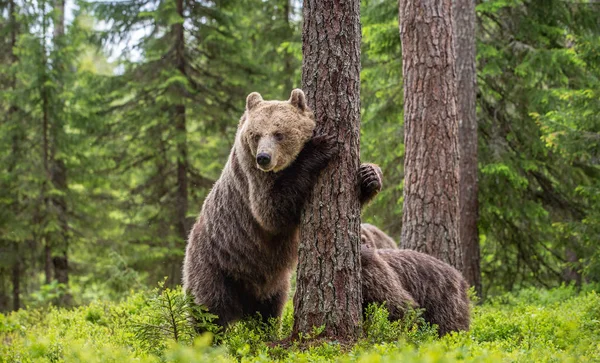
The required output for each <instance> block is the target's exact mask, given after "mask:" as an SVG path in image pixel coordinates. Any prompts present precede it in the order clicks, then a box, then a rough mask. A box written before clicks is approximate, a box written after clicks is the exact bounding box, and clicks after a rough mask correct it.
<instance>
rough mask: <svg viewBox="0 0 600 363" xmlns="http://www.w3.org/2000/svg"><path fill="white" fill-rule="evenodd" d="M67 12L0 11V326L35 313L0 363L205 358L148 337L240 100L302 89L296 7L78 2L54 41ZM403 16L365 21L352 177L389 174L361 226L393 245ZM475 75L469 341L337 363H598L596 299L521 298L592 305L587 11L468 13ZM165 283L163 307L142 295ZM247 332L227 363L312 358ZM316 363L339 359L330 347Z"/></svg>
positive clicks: (560, 5)
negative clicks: (14, 359)
mask: <svg viewBox="0 0 600 363" xmlns="http://www.w3.org/2000/svg"><path fill="white" fill-rule="evenodd" d="M60 4H61V2H60V1H56V2H53V1H46V0H41V1H40V0H36V1H30V0H2V1H0V167H1V168H2V173H1V174H0V311H9V310H12V309H13V308H14V307H28V308H29V309H30V310H28V311H19V312H16V313H13V314H11V315H0V337H1V339H2V340H3V342H7V341H9V342H10V343H11V345H12V346H13V347H12V348H10V351H7V350H6V349H8V348H6V345H4V344H3V348H2V349H3V351H2V354H0V356H2V357H11V356H13V355H20V356H22V357H29V358H27V359H25V358H23V360H24V361H27V360H28V359H35V358H36V357H45V358H44V359H46V360H48V361H55V358H53V357H54V356H56V357H59V356H60V357H67V356H68V357H71V358H72V360H74V361H77V360H81V361H93V360H94V359H95V360H98V361H102V360H103V357H109V356H110V357H114V358H113V359H114V360H115V361H119V358H118V357H133V356H135V357H141V358H140V359H142V360H147V361H159V360H162V359H166V360H168V361H191V360H194V359H195V360H201V359H205V358H209V357H215V355H216V354H218V352H219V351H218V350H215V349H213V348H211V347H208V341H209V338H207V337H201V338H198V339H197V340H195V341H194V339H193V335H190V334H189V332H188V331H187V330H185V329H188V328H185V327H183V326H182V327H181V329H183V330H182V331H180V332H179V333H178V337H177V338H173V337H171V334H172V333H173V329H175V328H174V327H175V326H177V324H176V325H174V326H170V327H168V326H167V327H161V328H160V329H159V330H161V331H163V330H164V333H165V334H162V333H160V334H159V333H157V331H156V330H153V329H152V328H148V327H151V326H157V324H160V322H161V321H163V322H164V320H165V319H164V316H162V315H160V314H164V313H165V311H167V312H168V309H167V310H165V307H164V304H165V303H169V301H168V299H169V298H170V297H169V296H171V298H173V299H175V300H173V301H171V302H170V303H176V304H180V303H181V301H180V300H177V299H182V298H183V297H182V296H181V294H180V293H179V292H178V290H177V288H176V286H177V285H178V284H179V283H180V276H181V262H182V259H183V254H184V246H185V237H186V234H187V230H188V229H189V227H190V226H191V225H192V223H193V222H194V219H195V218H196V216H197V213H198V212H199V210H200V208H201V205H202V201H203V198H204V197H205V196H206V194H207V193H208V191H209V190H210V188H211V186H212V184H213V182H214V181H215V180H216V179H217V178H218V176H219V174H220V171H221V169H222V166H223V165H224V163H225V161H226V159H227V156H228V152H229V150H230V148H231V145H232V143H233V139H234V133H235V129H236V127H237V123H238V120H239V117H240V116H241V114H242V112H243V107H244V100H245V96H246V95H247V94H249V93H250V92H252V91H259V92H260V93H261V94H262V95H263V96H264V97H265V99H285V98H287V97H288V95H289V92H290V90H291V89H292V88H294V87H299V85H300V70H301V64H302V62H301V59H300V58H301V37H300V31H301V20H302V19H301V11H300V4H299V2H297V1H291V2H290V1H288V0H244V1H228V0H216V1H187V0H186V1H184V0H155V1H142V0H132V1H126V2H125V1H83V0H82V1H77V2H67V7H66V8H64V9H66V15H67V16H66V19H67V20H62V18H61V16H60V15H61V7H60ZM397 15H398V9H397V2H396V1H391V0H363V1H362V7H361V22H362V36H363V39H362V58H363V59H362V65H363V68H362V72H361V100H362V101H361V104H362V110H361V113H362V123H361V157H362V159H363V161H369V162H374V163H377V164H379V165H380V166H381V167H382V169H383V172H384V189H383V191H382V193H381V194H380V195H379V196H378V197H377V198H376V200H375V201H374V202H373V203H372V204H371V205H370V206H369V207H368V208H367V209H366V211H365V212H364V213H363V220H365V221H368V222H371V223H374V224H376V225H377V226H379V227H381V228H382V229H383V230H385V231H386V232H388V233H390V234H391V235H392V236H394V237H396V238H398V237H399V235H400V231H401V221H402V203H403V199H402V185H403V156H404V145H403V139H404V138H403V134H404V132H403V112H402V110H403V105H402V102H403V95H402V88H403V84H402V67H401V58H402V57H401V46H400V38H399V34H398V16H397ZM62 21H65V22H66V25H65V31H64V33H61V32H60V31H56V30H57V29H59V25H60V24H61V22H62ZM477 70H478V74H477V78H478V87H479V89H478V94H477V116H478V123H479V130H478V131H479V140H478V142H479V165H478V167H479V181H480V186H479V205H480V211H479V214H480V221H479V237H480V242H481V257H482V260H481V269H482V278H483V287H484V298H485V299H486V300H489V301H488V303H486V305H484V306H482V307H477V308H476V310H475V320H474V327H473V331H472V332H470V333H461V334H458V335H452V336H449V337H446V338H444V339H442V340H432V339H429V338H428V337H430V335H429V332H428V331H426V330H419V329H420V328H419V329H417V330H410V329H409V330H406V329H407V328H406V327H405V326H402V327H401V326H394V327H392V326H388V325H386V326H379V327H377V324H380V325H381V324H384V323H383V322H381V321H380V322H379V323H377V324H374V325H373V324H372V325H371V328H369V329H370V330H369V331H368V333H367V334H366V338H365V339H367V340H368V339H371V338H369V337H373V336H376V338H373V342H380V341H382V340H381V339H382V338H380V336H387V335H388V334H392V335H393V336H394V337H396V336H402V337H403V339H404V340H405V341H408V342H411V343H413V345H410V344H409V345H406V346H403V345H401V344H397V343H390V344H383V343H382V344H376V345H375V346H374V347H372V348H369V349H366V348H363V347H362V346H361V345H360V344H359V345H358V346H357V348H355V349H357V350H358V351H360V354H358V353H357V352H358V351H352V352H347V355H346V356H344V357H345V358H344V359H348V360H349V361H352V360H359V358H358V356H359V355H362V354H363V353H364V354H366V355H367V357H368V356H370V354H382V355H384V356H385V357H387V358H385V359H387V360H390V361H391V360H393V359H395V358H400V357H401V358H402V359H405V360H408V361H421V360H427V359H429V358H428V357H430V356H431V357H437V356H439V355H441V354H450V356H449V357H453V358H448V359H449V360H452V359H456V360H459V359H463V358H464V357H473V356H475V355H477V356H480V357H481V360H483V361H485V360H486V359H487V360H490V361H492V360H493V359H495V358H497V357H504V358H508V359H516V360H523V361H526V360H528V358H531V357H533V354H538V353H539V354H540V356H543V357H547V359H548V360H551V359H559V360H561V359H562V358H563V357H564V356H563V355H564V354H567V355H570V354H571V353H573V354H574V355H570V356H572V357H575V356H578V355H581V357H583V356H586V357H587V359H589V360H594V359H600V356H599V354H600V353H599V351H598V349H599V348H598V345H597V343H596V345H594V344H593V339H596V341H597V339H598V337H597V336H596V335H597V332H598V331H600V330H599V329H598V325H597V324H598V320H599V319H600V316H599V315H598V314H599V311H598V309H597V306H600V304H598V303H599V301H598V297H597V295H596V294H595V293H593V292H588V293H582V294H580V295H577V294H576V293H575V292H574V290H573V289H572V288H560V289H557V290H552V291H551V292H544V291H546V290H535V289H532V288H545V289H547V288H553V287H557V286H560V285H561V284H563V283H565V282H574V283H575V284H576V285H577V286H579V287H580V288H581V287H582V288H583V289H584V290H585V289H591V288H590V287H589V286H592V285H586V284H587V283H592V284H593V283H595V282H598V281H599V280H600V249H598V247H597V243H598V236H600V3H598V2H594V1H562V0H486V1H478V2H477ZM165 277H167V279H166V282H165V287H168V288H170V289H172V290H169V289H167V290H164V291H163V290H161V291H155V292H153V293H149V292H143V291H148V290H151V289H152V288H153V287H155V286H156V284H157V282H159V281H163V280H164V279H165ZM132 290H135V291H137V292H136V293H134V294H131V291H132ZM510 291H520V292H516V293H515V294H514V295H512V294H506V293H507V292H510ZM149 294H150V295H149ZM152 294H153V295H152ZM169 294H172V295H169ZM165 299H167V300H165ZM111 300H112V301H115V303H109V302H107V301H111ZM170 303H169V304H170ZM86 304H89V305H87V306H82V305H86ZM54 306H72V307H74V308H73V309H72V310H62V309H58V308H56V307H54ZM180 310H181V309H180ZM156 314H158V315H156ZM290 314H291V310H290V309H289V308H288V310H286V315H285V318H284V321H283V323H282V324H283V327H282V328H281V329H282V331H283V332H285V329H287V327H288V325H289V323H290V322H289V319H290V316H291V315H290ZM373 314H374V315H375V316H377V314H381V312H378V311H374V312H373ZM130 318H131V319H130ZM152 319H155V321H153V320H152ZM178 319H183V318H182V315H178ZM207 319H208V317H207ZM286 319H288V320H286ZM130 320H131V321H130ZM179 321H180V322H182V321H183V320H179ZM286 321H287V323H286ZM134 323H135V324H134ZM132 324H133V325H132ZM136 324H137V325H136ZM286 324H288V325H286ZM527 324H529V325H527ZM534 324H535V325H536V327H537V328H538V330H536V333H531V330H527V326H530V325H534ZM184 325H185V324H184ZM144 326H145V327H146V328H147V329H145V330H144V329H143V328H142V327H144ZM556 327H560V329H558V330H556V329H555V328H556ZM165 329H166V330H165ZM378 329H379V330H378ZM259 330H260V329H259ZM267 330H268V329H267ZM253 331H254V330H252V329H250V328H248V327H246V326H244V325H243V324H240V325H238V326H237V327H236V329H235V330H234V331H233V333H232V334H230V335H229V334H228V336H227V337H224V338H222V339H224V344H223V346H224V347H227V348H220V349H228V352H229V354H230V355H231V356H232V357H235V356H236V355H237V357H241V358H243V357H254V358H252V359H255V358H256V359H258V360H260V359H263V358H264V359H267V358H265V357H269V356H270V357H272V355H273V354H282V357H284V358H282V359H289V360H293V359H296V358H297V359H304V360H310V359H311V358H310V354H312V353H311V351H309V352H307V353H290V354H291V355H287V353H285V352H279V353H277V352H274V350H272V349H270V348H268V347H266V346H265V345H264V344H263V343H258V342H262V341H263V338H264V336H256V337H255V338H250V337H252V336H253V335H252V334H263V333H256V332H253ZM282 331H278V332H271V333H269V334H275V335H277V336H279V335H278V334H283V333H282ZM390 331H391V332H392V333H390ZM107 332H110V334H109V335H110V339H109V340H104V337H105V336H106V334H107ZM167 332H168V334H166V333H167ZM64 334H66V335H64ZM136 334H137V337H138V339H134V337H135V336H136ZM157 334H158V335H157ZM265 334H266V333H265ZM532 334H533V335H532ZM594 334H596V335H594ZM281 336H283V335H281ZM217 337H218V335H217ZM594 337H595V338H594ZM172 338H173V339H172ZM236 339H237V340H236ZM253 339H254V340H253ZM173 340H174V341H178V342H179V343H177V342H176V343H173ZM383 340H385V339H383ZM248 341H250V342H249V343H248ZM467 341H473V342H474V343H473V345H469V346H467V345H466V342H467ZM149 342H150V343H149ZM243 342H245V343H243ZM184 343H189V344H192V343H193V344H195V347H196V348H197V349H190V348H189V347H188V346H187V345H185V344H184ZM89 344H91V345H92V346H93V349H92V350H90V351H88V350H87V348H89V347H90V345H89ZM423 347H427V349H425V348H423ZM314 349H316V351H317V352H318V353H315V354H317V355H319V356H332V357H333V356H338V355H339V354H340V348H339V347H337V346H335V344H333V345H332V344H324V345H323V346H321V347H316V348H314ZM363 349H364V350H363ZM424 349H425V350H424ZM569 349H571V350H573V352H567V350H569ZM92 351H93V352H94V353H93V354H92V353H91V352H92ZM293 354H300V355H299V356H294V355H293ZM302 354H307V355H302ZM529 354H531V355H529ZM394 357H395V358H394ZM0 359H5V358H0ZM223 359H228V358H223Z"/></svg>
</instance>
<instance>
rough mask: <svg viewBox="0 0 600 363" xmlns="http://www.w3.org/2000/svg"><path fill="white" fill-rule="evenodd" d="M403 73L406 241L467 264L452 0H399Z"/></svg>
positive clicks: (457, 263)
mask: <svg viewBox="0 0 600 363" xmlns="http://www.w3.org/2000/svg"><path fill="white" fill-rule="evenodd" d="M399 6H400V37H401V41H402V73H403V77H404V126H405V131H404V132H405V134H404V144H405V148H406V155H405V159H404V172H405V177H404V214H403V216H402V237H401V241H402V247H403V248H409V249H413V250H417V251H421V252H425V253H427V254H430V255H432V256H435V257H437V258H439V259H441V260H443V261H446V262H448V263H449V264H451V265H452V266H454V267H456V268H458V269H459V270H461V269H462V253H461V252H462V250H461V245H460V239H459V205H458V199H459V187H458V170H459V158H458V115H457V110H456V74H455V68H454V65H455V59H454V41H453V34H452V1H451V0H400V2H399Z"/></svg>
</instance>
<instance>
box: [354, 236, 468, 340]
mask: <svg viewBox="0 0 600 363" xmlns="http://www.w3.org/2000/svg"><path fill="white" fill-rule="evenodd" d="M361 233H362V243H363V245H362V248H361V264H362V289H363V308H366V307H367V306H368V305H369V304H371V303H378V304H381V303H383V302H386V307H387V309H388V311H389V313H390V315H389V316H390V319H392V320H397V319H401V318H402V317H403V316H404V312H405V311H406V308H407V307H412V308H423V309H425V311H424V313H423V318H424V319H425V321H427V322H429V323H431V324H437V325H438V333H439V335H440V336H441V335H444V334H447V333H449V332H451V331H459V330H468V329H469V320H470V304H469V298H468V296H467V290H468V288H469V284H468V283H467V281H466V280H465V279H464V277H463V276H462V274H461V273H460V272H459V271H458V270H456V269H455V268H454V267H452V266H450V265H449V264H447V263H445V262H443V261H441V260H439V259H437V258H435V257H432V256H429V255H427V254H425V253H421V252H417V251H411V250H405V249H398V248H396V243H395V242H394V240H393V239H392V238H391V237H389V236H388V235H387V234H385V233H384V232H383V231H381V230H380V229H379V228H377V227H375V226H373V225H363V228H362V231H361ZM392 243H393V246H392ZM388 246H389V247H388ZM382 247H383V248H382ZM390 247H391V248H390Z"/></svg>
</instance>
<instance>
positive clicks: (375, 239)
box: [360, 223, 398, 248]
mask: <svg viewBox="0 0 600 363" xmlns="http://www.w3.org/2000/svg"><path fill="white" fill-rule="evenodd" d="M360 239H361V243H362V244H363V245H364V246H367V247H371V248H398V245H397V244H396V241H394V240H393V239H392V237H390V236H388V235H387V234H385V232H383V231H382V230H381V229H379V228H377V227H375V226H374V225H372V224H369V223H362V224H361V225H360Z"/></svg>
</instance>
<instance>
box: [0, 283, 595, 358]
mask: <svg viewBox="0 0 600 363" xmlns="http://www.w3.org/2000/svg"><path fill="white" fill-rule="evenodd" d="M366 315H367V318H366V320H365V324H364V336H363V338H362V339H361V340H360V341H359V342H358V343H357V344H356V345H354V346H352V347H347V346H346V347H344V346H342V345H340V344H339V343H337V342H328V341H324V340H323V339H319V334H320V332H321V331H322V327H316V328H315V329H314V331H313V332H312V333H311V334H307V335H306V336H303V337H302V340H303V341H301V342H290V341H289V340H286V338H287V337H289V335H290V333H291V329H292V324H293V321H292V317H293V312H292V306H291V304H290V303H288V305H287V306H286V309H285V312H284V316H283V318H282V320H281V321H280V322H279V321H272V322H270V323H261V322H260V320H259V319H250V320H247V321H244V322H240V323H237V324H235V325H234V326H232V327H231V328H230V329H228V330H227V331H225V332H223V331H220V330H219V329H216V328H215V327H214V326H213V325H212V324H211V323H210V322H211V320H212V319H213V318H214V317H213V316H212V315H210V314H208V313H207V312H206V311H203V310H200V309H195V310H191V308H190V307H189V304H187V300H186V297H185V296H184V295H183V294H182V293H181V292H180V291H178V290H169V289H156V290H154V291H152V292H147V293H132V294H131V295H130V296H129V297H128V298H127V299H126V300H124V301H123V302H120V303H113V302H100V301H99V302H94V303H91V304H89V305H87V306H81V307H78V308H74V309H70V310H65V309H57V308H54V307H47V308H43V309H32V310H20V311H18V312H14V313H11V314H9V315H1V314H0V362H236V361H241V362H269V361H281V362H321V361H323V362H324V361H339V362H399V361H401V362H455V361H475V362H498V361H507V362H513V361H515V362H598V361H600V296H599V295H598V294H597V293H596V289H594V288H592V287H591V286H587V287H585V288H584V289H583V290H582V291H580V292H578V291H576V290H575V289H574V288H573V287H570V286H567V287H561V288H557V289H553V290H535V289H529V290H523V291H521V292H519V293H516V294H507V295H502V296H498V297H495V298H490V299H488V301H487V302H485V303H484V304H482V305H480V306H476V307H474V309H473V313H472V325H471V330H470V331H469V332H461V333H453V334H450V335H447V336H445V337H443V338H437V334H436V327H435V326H429V325H427V324H425V323H424V322H423V320H422V319H421V317H420V312H419V311H412V312H410V313H409V314H407V316H406V318H405V319H404V320H403V321H401V322H393V323H390V322H389V321H388V319H387V311H386V310H385V308H384V307H381V306H371V307H370V308H369V309H368V311H367V314H366ZM191 317H195V318H196V319H195V321H196V323H197V324H199V325H201V326H202V328H203V329H204V330H208V331H209V332H208V333H204V334H202V335H197V334H195V332H194V328H193V326H192V324H191V323H190V321H191V320H190V318H191ZM278 342H279V343H278ZM310 342H313V343H312V344H310ZM301 346H302V349H301V348H300V347H301Z"/></svg>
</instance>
